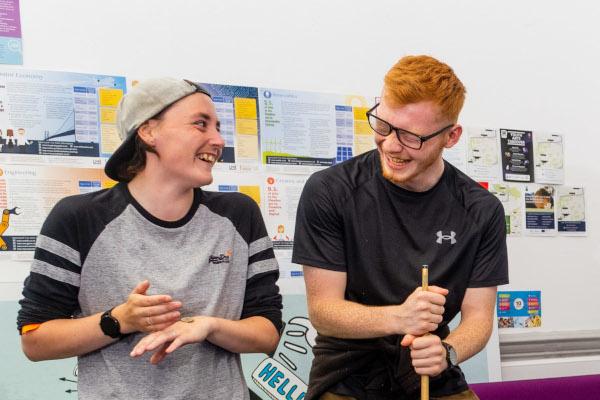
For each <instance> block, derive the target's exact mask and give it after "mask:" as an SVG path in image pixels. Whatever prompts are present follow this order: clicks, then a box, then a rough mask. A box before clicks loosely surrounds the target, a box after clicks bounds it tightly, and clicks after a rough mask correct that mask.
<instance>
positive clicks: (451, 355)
mask: <svg viewBox="0 0 600 400" xmlns="http://www.w3.org/2000/svg"><path fill="white" fill-rule="evenodd" d="M443 345H444V348H445V349H446V361H448V364H450V365H449V366H454V365H456V364H458V356H457V355H456V350H454V347H452V346H450V345H449V344H448V343H446V342H443Z"/></svg>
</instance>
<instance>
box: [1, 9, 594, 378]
mask: <svg viewBox="0 0 600 400" xmlns="http://www.w3.org/2000/svg"><path fill="white" fill-rule="evenodd" d="M21 16H22V29H23V48H24V60H25V64H24V68H27V69H49V70H67V71H74V72H89V73H104V74H117V75H125V76H126V77H127V78H128V80H129V79H139V78H143V77H150V76H164V75H172V76H181V77H188V78H190V79H196V80H200V81H204V82H214V83H230V84H241V85H249V86H267V87H278V88H286V89H296V90H309V91H317V92H337V93H360V94H377V93H378V92H379V90H380V86H381V82H382V78H383V75H384V73H385V72H386V70H387V69H388V68H389V67H390V66H391V65H392V64H393V63H394V62H395V61H396V60H397V59H398V58H400V57H401V56H403V55H405V54H423V53H425V54H431V55H434V56H435V57H437V58H439V59H441V60H443V61H445V62H447V63H449V64H450V65H451V66H452V67H453V68H454V69H455V71H456V72H457V74H458V75H459V77H461V79H462V80H463V82H464V84H465V85H466V87H467V90H468V99H467V102H466V105H465V108H464V111H463V114H462V118H461V119H462V122H463V124H465V125H474V126H487V127H501V126H502V127H508V128H517V129H543V130H548V131H553V132H558V133H562V134H564V135H565V137H566V149H565V153H566V182H567V183H568V184H573V185H583V186H585V188H586V190H587V198H586V200H587V201H588V211H589V213H588V226H589V230H590V233H589V236H588V237H587V238H556V237H555V238H530V237H527V238H511V239H510V240H509V253H510V275H511V285H510V288H511V289H515V290H519V289H522V290H529V289H531V290H534V289H541V290H542V306H543V324H544V327H543V328H541V331H556V330H565V331H568V330H574V329H588V330H589V329H599V328H600V316H599V315H600V314H598V309H600V297H599V296H597V295H596V294H595V293H596V292H597V285H598V283H600V246H598V244H599V237H600V235H599V234H598V230H599V229H600V215H599V213H598V212H596V206H597V205H598V204H599V202H598V198H599V197H600V179H598V177H599V176H600V174H599V172H600V166H599V164H598V162H597V161H598V160H599V159H600V157H599V154H600V153H599V152H600V135H599V134H600V132H599V131H600V119H599V118H598V117H597V116H598V114H599V108H600V40H599V38H600V24H598V22H597V21H599V20H600V5H599V4H598V3H594V2H583V1H581V2H568V3H567V2H564V1H560V2H559V1H542V0H534V1H527V2H523V1H514V0H507V1H503V2H495V1H494V2H492V1H476V0H472V1H466V0H463V1H431V0H430V1H422V2H417V1H398V0H396V1H381V0H371V1H369V2H353V1H341V0H333V1H332V0H329V1H323V0H321V1H316V0H302V1H296V2H293V3H292V2H286V1H281V0H279V1H276V0H262V1H241V0H240V1H233V0H210V1H208V0H207V1H192V0H190V1H184V0H170V1H158V0H129V1H123V0H121V1H117V0H103V1H89V0H54V1H42V0H37V1H36V0H21ZM15 275H16V276H17V278H18V279H15V280H16V281H18V280H20V279H21V277H20V274H19V273H15ZM0 289H2V286H0ZM2 290H3V293H4V294H3V296H0V298H2V297H10V296H11V295H12V293H15V292H17V290H16V289H14V287H13V288H12V289H10V290H9V288H8V287H7V289H6V290H5V289H2ZM598 369H599V370H600V365H599V366H598ZM598 372H599V373H600V371H598Z"/></svg>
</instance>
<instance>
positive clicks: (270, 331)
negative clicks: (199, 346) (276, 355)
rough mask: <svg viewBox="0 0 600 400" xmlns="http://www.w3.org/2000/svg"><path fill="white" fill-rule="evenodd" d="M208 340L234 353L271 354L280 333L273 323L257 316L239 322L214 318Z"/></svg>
mask: <svg viewBox="0 0 600 400" xmlns="http://www.w3.org/2000/svg"><path fill="white" fill-rule="evenodd" d="M211 324H212V327H211V329H210V333H209V335H208V336H207V338H206V339H207V340H208V341H209V342H211V343H212V344H214V345H217V346H219V347H222V348H224V349H225V350H228V351H230V352H232V353H271V352H273V351H274V350H275V348H276V347H277V343H278V342H279V333H278V332H277V329H275V326H274V325H273V323H272V322H271V321H269V320H268V319H266V318H263V317H259V316H255V317H249V318H245V319H242V320H239V321H231V320H227V319H223V318H212V319H211Z"/></svg>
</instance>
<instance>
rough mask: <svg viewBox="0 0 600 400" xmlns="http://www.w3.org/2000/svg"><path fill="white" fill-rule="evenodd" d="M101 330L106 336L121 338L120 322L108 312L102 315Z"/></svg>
mask: <svg viewBox="0 0 600 400" xmlns="http://www.w3.org/2000/svg"><path fill="white" fill-rule="evenodd" d="M100 329H102V332H104V334H105V335H107V336H110V337H111V338H118V337H119V336H121V332H120V330H121V329H120V326H119V322H118V321H117V320H116V319H114V318H113V317H112V316H111V315H110V314H109V313H108V312H105V313H104V314H102V317H101V318H100Z"/></svg>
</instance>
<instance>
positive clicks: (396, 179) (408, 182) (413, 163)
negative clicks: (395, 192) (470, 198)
mask: <svg viewBox="0 0 600 400" xmlns="http://www.w3.org/2000/svg"><path fill="white" fill-rule="evenodd" d="M377 116H378V117H379V118H382V119H384V120H385V121H387V122H389V123H390V124H391V125H393V126H395V127H398V128H401V129H405V130H407V131H410V132H414V133H416V134H418V135H419V136H426V135H429V134H431V133H432V132H436V131H438V130H439V129H441V128H443V127H444V126H447V125H449V124H450V123H452V121H448V120H446V119H444V118H443V117H441V115H440V111H439V107H438V106H436V105H435V104H434V103H433V102H431V101H421V102H417V103H411V104H406V105H403V106H389V105H388V104H387V103H386V101H385V99H384V100H383V101H382V102H381V104H380V105H379V107H378V108H377ZM461 132H462V128H461V127H460V125H455V126H454V127H453V128H448V131H447V132H444V133H442V134H440V135H438V136H436V137H434V138H432V139H430V140H428V141H426V142H424V143H423V147H421V149H420V150H414V149H411V148H408V147H406V146H404V145H402V143H400V142H399V141H398V137H397V136H396V134H395V133H394V132H392V133H391V134H390V135H388V136H382V135H379V134H377V133H375V144H376V145H377V150H378V151H379V155H380V158H381V169H382V172H383V176H384V177H385V178H386V179H388V180H389V181H391V182H392V183H394V184H396V185H398V186H400V187H402V188H405V189H408V190H411V191H415V192H421V191H425V190H428V189H430V188H431V187H432V186H433V185H435V184H436V183H437V181H438V180H439V178H440V177H441V175H442V173H443V171H444V162H443V159H442V151H443V150H444V148H446V147H452V146H453V145H454V144H455V143H456V142H457V141H458V139H459V138H460V134H461Z"/></svg>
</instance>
